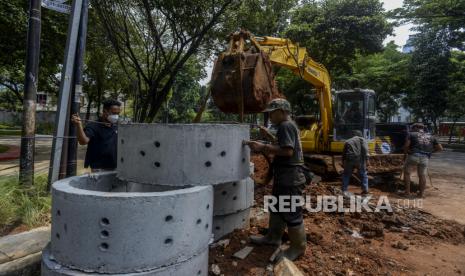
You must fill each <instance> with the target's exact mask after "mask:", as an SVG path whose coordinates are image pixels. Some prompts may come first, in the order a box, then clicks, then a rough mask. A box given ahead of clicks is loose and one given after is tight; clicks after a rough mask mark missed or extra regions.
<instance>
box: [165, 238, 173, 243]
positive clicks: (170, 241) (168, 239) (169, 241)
mask: <svg viewBox="0 0 465 276" xmlns="http://www.w3.org/2000/svg"><path fill="white" fill-rule="evenodd" d="M172 243H173V239H172V238H167V239H165V244H172Z"/></svg>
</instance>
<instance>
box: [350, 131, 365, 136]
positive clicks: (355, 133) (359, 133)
mask: <svg viewBox="0 0 465 276" xmlns="http://www.w3.org/2000/svg"><path fill="white" fill-rule="evenodd" d="M352 136H358V137H363V133H362V132H361V131H360V130H352Z"/></svg>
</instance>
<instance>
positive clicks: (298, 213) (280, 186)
mask: <svg viewBox="0 0 465 276" xmlns="http://www.w3.org/2000/svg"><path fill="white" fill-rule="evenodd" d="M305 183H306V179H305V175H304V174H303V172H302V168H300V167H299V166H295V167H274V168H273V190H272V195H273V196H274V197H275V198H277V199H278V204H277V205H276V206H275V209H277V212H273V211H275V210H272V208H270V212H272V213H277V214H278V215H279V216H280V218H281V219H282V220H283V221H285V222H286V224H287V226H288V227H293V226H298V225H300V224H302V223H303V208H302V207H301V206H296V207H295V211H292V208H291V203H292V200H291V197H293V196H298V197H302V196H303V190H304V188H305ZM280 197H283V198H282V201H283V202H285V206H286V208H287V209H290V210H288V211H283V210H281V212H280V210H279V207H280V206H279V202H281V200H280V199H279V198H280Z"/></svg>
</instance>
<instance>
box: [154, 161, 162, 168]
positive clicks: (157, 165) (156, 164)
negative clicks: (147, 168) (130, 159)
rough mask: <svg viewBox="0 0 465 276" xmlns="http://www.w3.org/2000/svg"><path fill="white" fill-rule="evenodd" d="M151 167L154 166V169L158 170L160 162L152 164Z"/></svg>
mask: <svg viewBox="0 0 465 276" xmlns="http://www.w3.org/2000/svg"><path fill="white" fill-rule="evenodd" d="M153 165H154V166H155V167H157V168H160V166H161V164H160V162H155V163H153Z"/></svg>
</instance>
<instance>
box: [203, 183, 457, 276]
mask: <svg viewBox="0 0 465 276" xmlns="http://www.w3.org/2000/svg"><path fill="white" fill-rule="evenodd" d="M305 192H306V195H310V196H311V198H312V202H313V197H315V198H316V196H318V195H340V194H341V190H340V183H339V182H322V183H321V184H319V185H315V186H309V187H307V188H306V191H305ZM270 193H271V184H269V185H256V188H255V201H256V204H255V206H256V209H255V212H254V217H253V218H252V220H251V228H250V229H249V230H237V231H236V232H234V233H232V234H230V235H229V236H227V237H226V238H225V239H228V240H229V242H228V244H227V245H226V246H223V245H222V246H216V247H214V248H211V250H210V266H211V265H212V264H215V265H218V267H219V268H220V271H221V273H222V274H224V275H270V272H271V271H272V267H271V265H270V263H269V261H268V260H269V258H270V256H271V255H272V253H273V251H274V248H273V247H270V246H255V245H251V244H249V243H248V236H249V235H251V234H256V233H262V234H264V233H266V227H267V215H266V213H264V212H263V210H262V209H263V196H264V195H267V194H270ZM380 195H381V194H380V193H379V192H376V191H375V192H374V195H373V200H372V201H373V202H375V203H376V202H377V199H378V198H379V196H380ZM389 199H390V203H391V206H392V212H388V211H385V210H382V211H381V212H361V213H339V212H331V213H324V212H316V213H313V212H312V213H310V212H305V213H304V224H305V227H306V231H307V243H308V249H307V251H306V253H305V256H303V257H301V258H299V259H298V260H297V261H296V262H295V263H296V265H297V266H298V267H299V269H301V271H302V272H304V273H305V274H308V275H364V274H371V275H380V274H381V275H395V274H411V273H414V272H415V267H409V266H408V265H406V264H404V263H403V262H402V259H399V258H395V256H394V257H393V256H392V254H388V253H387V252H388V251H389V248H390V250H391V251H392V250H399V252H409V250H412V249H411V248H412V247H415V246H420V245H423V244H439V243H447V244H465V227H464V226H463V225H461V224H459V223H456V222H454V221H447V220H442V219H439V218H437V217H435V216H433V215H431V214H429V213H427V212H425V211H422V210H421V209H418V208H413V207H412V206H410V207H406V206H405V204H401V203H403V201H402V199H399V200H401V201H399V202H398V201H397V199H398V198H396V197H393V198H391V196H390V197H389ZM372 201H370V202H372ZM370 206H373V203H370ZM287 240H288V237H287V236H286V234H285V235H284V236H283V241H284V242H286V241H287ZM245 246H254V249H253V251H252V253H250V255H249V256H248V257H247V258H245V259H244V260H239V259H235V258H234V257H233V256H232V255H233V254H234V253H235V252H237V251H239V250H240V249H242V248H244V247H245Z"/></svg>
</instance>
